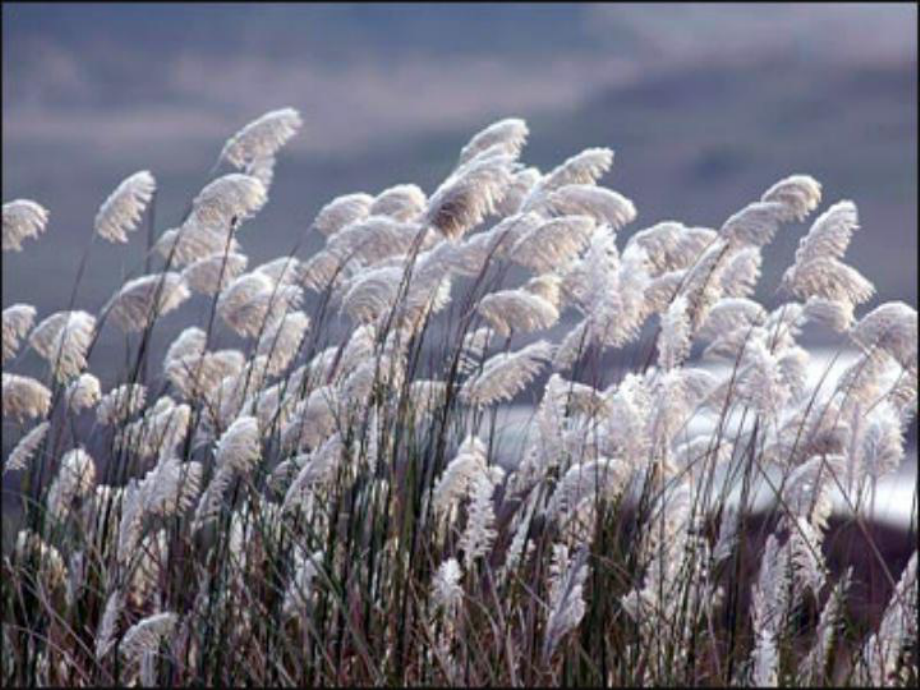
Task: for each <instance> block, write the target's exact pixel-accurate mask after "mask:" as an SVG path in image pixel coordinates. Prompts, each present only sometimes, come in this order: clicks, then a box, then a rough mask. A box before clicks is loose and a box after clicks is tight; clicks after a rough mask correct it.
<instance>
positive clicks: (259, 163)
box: [243, 156, 278, 193]
mask: <svg viewBox="0 0 920 690" xmlns="http://www.w3.org/2000/svg"><path fill="white" fill-rule="evenodd" d="M277 162H278V161H277V160H276V159H275V157H274V156H264V157H262V158H255V159H253V160H252V161H250V162H249V163H248V164H247V165H246V167H245V168H243V172H244V173H246V174H247V175H249V176H250V177H254V178H256V179H257V180H258V181H259V182H261V183H262V186H263V187H265V191H266V193H267V192H268V190H269V189H270V188H271V186H272V181H274V179H275V163H277Z"/></svg>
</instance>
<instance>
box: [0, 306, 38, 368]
mask: <svg viewBox="0 0 920 690" xmlns="http://www.w3.org/2000/svg"><path fill="white" fill-rule="evenodd" d="M36 313H37V312H36V311H35V307H33V306H32V305H30V304H13V305H11V306H9V307H7V308H6V309H4V310H3V319H2V320H3V362H6V360H8V359H10V358H12V357H13V356H14V355H15V354H16V351H17V350H18V349H19V341H20V340H21V339H22V338H24V337H25V336H26V334H27V333H28V332H29V330H31V328H32V324H33V323H34V322H35V314H36Z"/></svg>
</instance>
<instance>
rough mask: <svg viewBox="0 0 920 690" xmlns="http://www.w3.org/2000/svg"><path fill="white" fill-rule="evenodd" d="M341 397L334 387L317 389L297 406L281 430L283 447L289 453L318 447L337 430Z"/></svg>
mask: <svg viewBox="0 0 920 690" xmlns="http://www.w3.org/2000/svg"><path fill="white" fill-rule="evenodd" d="M338 398H339V396H338V393H337V392H336V390H335V388H334V387H333V386H322V387H320V388H315V389H313V391H312V392H311V393H310V395H309V396H308V397H307V399H306V400H301V401H300V402H298V403H297V405H296V406H295V408H294V412H293V413H292V414H291V417H290V419H289V420H288V423H287V424H286V425H284V426H283V427H282V429H281V447H282V449H284V450H285V452H288V451H290V450H293V451H295V452H297V451H300V450H301V449H303V448H304V447H309V448H317V447H318V446H319V445H320V444H321V443H322V442H323V441H324V440H325V439H326V438H327V437H328V436H329V435H330V434H331V433H332V432H333V431H334V429H335V424H336V411H337V409H338V406H339V400H338Z"/></svg>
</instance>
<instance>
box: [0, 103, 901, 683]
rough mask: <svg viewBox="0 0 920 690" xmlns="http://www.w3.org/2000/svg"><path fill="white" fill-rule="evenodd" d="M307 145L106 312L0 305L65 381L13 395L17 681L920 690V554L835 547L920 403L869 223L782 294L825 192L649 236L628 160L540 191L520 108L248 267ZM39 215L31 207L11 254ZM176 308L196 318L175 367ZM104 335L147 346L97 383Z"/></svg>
mask: <svg viewBox="0 0 920 690" xmlns="http://www.w3.org/2000/svg"><path fill="white" fill-rule="evenodd" d="M301 127H302V121H301V117H300V114H299V113H298V112H297V111H296V110H293V109H291V108H284V109H280V110H275V111H272V112H270V113H267V114H266V115H264V116H262V117H260V118H258V119H257V120H255V121H253V122H251V123H249V124H248V125H246V126H245V127H243V128H242V129H241V130H239V132H237V133H236V134H235V135H233V136H232V137H231V138H230V139H229V140H228V141H227V142H226V144H225V146H224V147H223V150H222V151H221V153H220V156H219V158H218V165H217V166H215V170H214V171H213V172H217V169H218V168H220V167H221V166H225V167H227V166H229V167H230V168H232V169H233V170H234V172H230V173H229V174H224V175H222V176H219V177H216V178H214V179H211V180H208V181H206V184H205V185H204V187H203V188H202V189H201V191H200V192H198V194H197V195H195V196H194V197H193V198H192V199H191V203H190V209H189V211H188V213H187V215H186V217H185V218H184V219H183V220H182V222H181V223H180V224H179V225H178V226H177V227H174V228H170V229H167V230H164V231H161V232H160V233H159V234H158V236H157V237H156V240H155V242H153V246H152V252H151V253H150V256H149V257H147V259H148V261H147V265H148V267H147V268H145V272H146V273H148V275H143V276H136V275H129V276H128V278H127V279H126V281H125V282H124V284H123V285H122V286H121V287H118V288H117V289H115V290H114V295H113V297H112V298H111V299H110V300H109V301H108V303H107V304H105V305H103V306H102V307H101V308H100V309H99V310H98V312H93V311H92V310H89V311H84V310H82V309H71V308H68V310H66V311H58V312H56V313H52V314H49V315H43V316H42V318H41V319H40V320H39V321H38V324H37V325H34V324H35V322H36V318H37V316H38V314H37V312H36V310H35V308H33V307H31V306H29V305H27V304H13V305H12V306H8V307H6V308H5V309H4V311H3V361H4V366H5V367H6V366H7V364H8V363H9V364H10V365H11V366H12V367H15V366H17V364H18V361H19V359H20V358H21V357H22V355H23V354H24V353H20V345H21V342H22V341H23V340H24V339H27V340H28V343H29V344H30V345H31V347H32V349H34V350H35V351H36V353H37V354H38V355H39V357H41V359H42V360H44V361H45V362H47V363H48V365H49V367H50V372H49V374H48V375H47V376H46V377H45V378H44V379H43V380H38V379H36V378H31V377H28V376H24V375H22V374H19V373H13V372H12V371H6V370H5V371H4V372H3V418H4V436H6V435H7V434H8V433H9V434H12V437H13V438H15V439H16V442H15V443H12V442H11V443H10V447H11V451H10V453H9V455H8V457H7V458H6V459H5V461H4V463H3V473H4V478H5V479H9V480H10V481H15V480H16V479H18V480H19V481H20V482H21V484H20V486H19V490H20V492H21V494H20V495H21V497H22V499H23V508H22V515H21V516H20V517H21V519H20V520H19V521H20V522H21V529H19V532H18V534H15V535H14V534H12V533H11V534H10V537H11V538H10V539H4V557H3V564H2V567H3V577H2V583H3V584H2V587H0V597H2V599H3V646H4V654H3V659H2V663H0V673H2V676H3V680H4V683H9V684H11V685H39V684H41V685H85V686H88V685H93V684H106V685H116V684H132V685H156V684H166V683H168V684H171V685H203V684H226V685H235V684H244V683H245V684H256V683H258V684H265V685H320V684H327V683H330V684H331V683H335V684H341V683H349V684H375V685H378V684H379V685H383V684H392V685H397V684H399V685H407V684H413V685H415V684H418V685H441V684H451V685H485V684H501V685H513V686H529V685H549V684H559V685H562V684H566V685H579V684H586V685H652V684H655V685H673V686H677V685H681V686H684V685H686V686H694V685H716V684H718V685H745V684H756V685H776V684H783V685H833V684H847V683H871V684H874V685H904V686H907V685H909V686H914V685H916V683H917V652H916V641H917V627H916V615H917V609H916V599H917V577H916V553H914V556H913V558H912V559H911V560H910V561H909V562H908V564H907V566H906V567H905V568H904V569H903V570H902V569H900V568H899V567H897V566H900V565H901V563H900V562H898V563H896V562H894V561H889V562H885V561H884V560H882V559H881V558H880V552H879V549H878V547H877V545H875V544H874V543H873V542H871V540H870V542H869V547H870V548H868V549H865V551H866V552H867V553H868V554H869V556H868V557H869V559H870V560H871V561H872V563H873V570H871V571H867V570H866V569H865V565H864V564H863V565H860V564H859V563H857V562H853V563H846V564H845V565H846V567H845V568H844V569H843V574H842V575H841V576H839V577H838V576H837V574H836V570H835V568H836V566H835V561H833V560H831V559H829V558H828V553H829V552H830V550H831V549H832V548H834V543H833V542H834V540H835V537H832V536H831V535H832V532H831V528H832V512H833V510H834V509H835V504H834V501H833V499H834V496H835V492H836V493H839V494H840V496H842V500H843V501H844V503H846V504H847V505H848V507H849V508H850V509H851V510H852V511H853V513H854V514H855V519H856V522H857V524H858V525H860V526H862V525H863V524H864V520H865V518H866V517H867V515H868V514H869V511H871V510H872V509H873V505H874V503H875V502H876V500H877V491H876V490H877V486H878V482H879V481H880V480H882V479H884V478H885V477H888V476H890V475H891V474H892V473H893V472H894V471H896V470H897V469H898V468H899V467H900V465H901V463H902V462H903V459H904V456H905V441H906V434H907V431H908V428H909V425H910V424H911V423H912V422H913V420H914V419H915V417H916V412H917V369H918V363H917V312H916V310H915V309H914V308H913V307H911V306H909V305H907V304H905V303H903V302H888V303H886V304H880V305H874V306H872V307H871V308H864V305H865V303H866V302H868V301H869V300H870V299H871V298H872V297H873V295H874V287H873V286H872V284H871V283H870V282H869V281H868V280H867V279H866V278H865V277H863V276H862V275H861V274H860V273H858V272H857V271H856V270H855V269H854V268H853V267H851V266H848V265H847V264H846V263H845V262H844V254H845V252H846V250H847V248H848V245H849V242H850V240H851V238H852V236H853V233H854V232H855V231H856V230H857V229H858V227H859V220H858V218H859V217H858V212H857V208H856V205H855V204H854V203H853V202H851V201H839V202H837V203H835V204H832V205H830V206H829V207H828V208H827V209H826V210H825V211H824V212H823V213H821V214H820V215H818V216H817V218H816V219H815V220H814V221H813V223H812V225H811V228H810V230H809V231H808V233H807V234H806V235H805V237H803V238H802V239H801V240H800V242H799V247H798V251H797V252H796V255H795V261H794V264H793V266H792V267H790V268H789V269H788V270H787V271H786V272H785V273H784V275H783V278H782V280H781V287H782V288H783V290H782V291H778V292H777V296H778V299H779V300H780V301H779V303H778V304H776V305H772V308H768V305H764V304H761V303H760V302H759V301H758V300H757V299H756V296H755V293H756V288H757V286H758V282H759V280H760V277H761V265H762V262H763V261H764V260H765V259H766V258H768V256H769V254H768V248H769V245H770V243H771V241H772V240H773V239H774V238H775V237H776V236H777V235H778V234H779V233H781V232H785V230H783V227H784V226H786V225H788V224H790V223H792V222H800V221H804V220H806V219H807V218H808V217H809V216H810V215H811V214H812V213H813V212H815V211H816V210H817V209H818V208H819V206H820V205H821V203H822V193H823V190H822V187H821V185H820V184H819V183H818V182H817V181H816V180H814V179H813V178H811V177H809V176H807V175H801V174H799V175H792V176H789V177H786V178H784V179H782V180H780V181H778V182H776V183H775V184H773V185H772V186H770V187H768V188H767V189H766V191H764V193H763V194H762V195H761V196H760V198H759V199H756V200H754V201H752V202H751V203H749V204H748V205H746V206H744V207H742V208H741V209H740V210H739V211H738V212H736V213H734V214H732V215H731V216H730V217H729V218H728V219H726V220H725V221H724V222H723V223H722V224H721V225H720V226H719V227H718V228H705V227H696V226H693V225H687V224H684V223H681V222H679V221H676V220H665V221H662V222H659V223H656V224H655V225H652V226H650V227H646V228H638V229H636V230H633V229H632V228H630V227H628V226H629V225H630V224H631V223H633V222H634V221H635V220H636V218H637V217H638V215H637V211H636V208H635V206H634V204H633V203H632V201H630V200H629V199H628V198H627V197H626V196H624V195H623V194H621V193H619V192H616V191H614V190H612V189H608V188H607V187H605V186H603V185H602V184H601V180H602V178H603V176H604V175H605V174H606V173H607V172H608V171H609V170H610V168H611V166H612V164H613V160H614V153H613V151H612V150H610V149H608V148H588V149H585V150H583V151H581V152H580V153H576V154H575V155H573V156H571V157H569V158H568V159H566V160H564V161H563V162H562V163H561V164H559V165H558V166H556V167H555V168H553V169H551V170H550V171H549V172H547V173H543V172H541V171H540V170H539V169H538V168H536V167H533V166H526V165H525V164H524V163H523V162H522V161H521V156H522V153H523V152H524V147H525V144H526V142H527V140H528V138H529V136H530V130H529V127H528V126H527V124H526V123H525V122H524V121H523V120H521V119H519V118H507V119H503V120H500V121H498V122H496V123H494V124H492V125H490V126H488V127H486V128H484V129H482V130H481V131H480V132H479V133H477V134H476V135H474V136H473V137H472V138H471V139H470V140H469V142H468V143H467V144H466V145H465V146H464V147H463V148H462V150H461V151H460V154H459V157H458V158H457V159H456V165H455V166H454V167H453V169H452V170H450V171H449V172H447V174H446V177H445V179H444V180H443V182H442V183H441V184H440V185H437V186H436V187H435V188H434V190H433V191H431V193H430V195H429V194H427V193H426V191H425V190H423V189H422V188H420V187H418V186H417V185H414V184H411V183H400V184H396V185H393V186H391V187H388V188H386V189H384V190H382V191H380V192H378V193H376V194H371V193H366V192H356V193H345V194H343V195H341V196H339V197H337V198H336V199H334V200H332V201H330V202H329V203H327V204H325V205H324V206H322V208H320V209H319V211H318V212H317V213H316V214H315V216H313V217H314V220H313V222H312V225H311V230H313V231H315V232H316V233H317V234H318V235H319V236H320V237H321V238H322V239H323V240H324V246H323V248H322V249H320V250H319V251H317V252H315V253H314V254H313V255H312V256H302V255H301V254H299V253H298V252H297V251H294V252H292V253H291V254H290V255H289V256H282V257H279V258H277V259H274V260H270V261H267V262H265V263H262V264H260V265H256V266H255V267H250V261H249V257H248V256H247V255H246V253H245V252H244V250H243V244H242V242H241V237H245V235H244V234H242V235H241V233H240V230H241V228H242V226H243V225H244V224H245V223H246V222H247V221H248V220H249V219H250V218H252V217H254V216H255V215H256V214H257V213H259V211H260V210H261V209H262V207H263V206H264V205H265V204H266V203H267V201H268V198H269V191H270V188H271V183H272V180H273V178H274V175H275V174H276V172H277V173H278V174H282V173H283V166H284V158H283V155H284V154H283V151H284V147H285V145H286V144H287V143H288V142H289V141H290V140H291V139H292V137H293V136H294V135H296V134H297V132H298V131H299V130H300V129H301ZM155 189H156V182H155V181H154V180H153V177H152V176H151V175H150V174H149V173H146V172H141V173H137V174H136V175H133V176H132V177H130V178H128V179H127V180H125V181H124V182H123V183H122V184H121V185H119V187H118V188H117V189H116V190H115V191H114V192H113V193H112V194H111V195H110V196H109V197H108V199H106V200H105V201H104V202H103V204H102V205H101V208H100V210H99V213H98V215H97V218H96V223H95V228H94V234H99V235H100V236H101V237H103V238H104V239H106V240H108V241H110V242H115V243H125V242H129V241H131V238H132V234H133V233H134V232H135V230H136V229H137V227H138V224H139V223H140V221H141V220H142V218H144V217H146V218H147V219H148V220H149V221H150V222H151V224H152V223H153V220H154V214H153V211H154V209H153V208H152V205H154V204H156V203H157V198H156V194H155ZM145 214H146V215H145ZM47 220H48V214H47V211H45V209H44V208H43V207H41V206H39V205H38V204H36V203H35V202H31V201H23V200H18V201H13V202H10V203H8V204H5V205H4V207H3V249H4V251H8V250H10V251H17V252H18V251H21V250H22V249H23V240H25V239H27V238H32V239H35V238H37V237H38V236H39V235H40V234H41V233H42V232H43V231H44V229H45V227H46V225H47ZM151 230H152V232H154V234H156V233H155V231H156V228H154V227H152V228H151ZM626 234H628V235H629V237H628V239H626V240H625V241H622V239H621V235H626ZM26 256H27V255H26ZM161 260H162V261H161ZM154 261H156V262H158V263H161V264H162V265H158V266H154V267H150V264H151V263H152V262H154ZM512 269H513V270H512ZM308 293H314V294H313V295H308ZM186 302H191V303H192V304H197V303H201V305H202V306H207V311H206V314H207V317H206V319H205V320H203V321H202V322H200V323H192V324H186V325H185V327H184V328H183V329H181V330H180V329H176V330H177V331H178V333H176V334H174V335H172V336H171V337H170V339H169V340H168V345H166V346H165V348H164V349H165V351H164V352H160V351H154V350H152V348H153V342H154V341H153V339H152V338H151V331H153V330H154V329H156V331H157V333H158V334H159V333H160V330H161V329H165V328H166V326H165V325H160V322H161V317H163V316H165V315H167V314H172V313H173V312H176V311H177V310H178V308H179V307H180V306H182V305H183V304H185V303H186ZM190 313H191V312H190ZM197 313H201V312H197ZM177 316H178V313H177V314H174V315H173V316H171V317H170V320H174V319H175V318H176V317H177ZM108 317H111V322H112V324H113V325H114V326H115V327H116V328H118V329H120V330H121V331H124V332H125V333H128V334H133V335H131V336H130V338H126V347H127V348H128V353H127V354H128V355H129V356H128V358H127V360H126V361H127V364H126V366H125V368H124V369H123V370H122V371H120V372H117V378H116V379H115V380H114V381H108V380H107V378H108V376H109V375H110V374H111V372H107V371H97V372H95V373H94V372H93V371H90V368H91V366H92V365H93V364H95V361H94V359H93V354H94V353H93V346H94V343H95V342H96V338H97V337H98V336H99V334H100V332H101V331H102V330H103V329H104V328H106V327H107V324H108V321H109V318H108ZM33 326H34V327H33ZM563 327H567V329H568V330H566V331H564V332H563V333H561V334H560V335H559V336H558V337H555V336H554V335H553V334H554V333H555V332H556V331H557V330H564V328H563ZM805 329H814V330H815V331H818V332H821V333H823V334H824V335H825V336H826V337H829V338H835V339H837V340H838V341H839V342H840V344H841V346H842V347H848V348H850V349H851V350H852V351H853V352H855V359H854V361H853V363H852V364H849V365H848V366H847V367H845V369H844V371H843V373H842V375H840V376H839V377H837V378H834V377H829V376H822V377H821V381H820V382H819V383H817V384H815V383H813V378H814V377H813V376H812V373H813V372H812V368H813V366H814V364H813V362H814V361H815V358H814V357H813V353H812V352H810V351H809V349H808V348H807V347H805V345H804V344H800V342H799V340H800V338H801V336H802V335H803V333H804V332H805ZM225 338H231V339H232V340H233V342H231V343H229V344H225V345H220V346H218V345H216V343H218V342H221V343H223V342H224V339H225ZM805 342H806V341H805V340H804V339H803V340H802V343H805ZM697 353H700V354H697ZM617 355H619V359H618V360H617V361H618V362H619V364H622V365H623V366H622V367H620V366H618V365H612V364H611V360H612V358H613V357H614V356H617ZM148 362H154V363H156V364H157V365H158V366H157V367H149V368H148V367H147V364H148ZM710 364H711V365H715V366H711V367H710V366H709V365H710ZM97 375H98V376H99V377H98V378H97ZM100 379H102V380H103V381H105V387H104V388H105V392H103V385H102V383H101V381H100ZM514 405H516V407H514ZM521 410H529V411H530V414H525V415H523V416H522V417H520V418H519V417H517V416H515V415H514V413H515V411H517V412H520V411H521ZM509 414H510V415H512V416H508V415H509ZM518 419H522V420H523V421H518ZM509 420H510V421H509ZM697 422H704V424H703V425H702V427H701V428H703V429H704V430H703V431H698V430H696V427H697V426H698V425H697V424H696V423H697ZM97 461H98V465H97ZM17 471H18V472H19V473H20V474H18V475H15V476H14V475H11V474H9V473H12V472H17ZM8 475H9V476H8ZM764 493H767V494H768V495H769V496H770V497H771V498H772V500H773V503H774V507H773V509H772V510H773V513H772V514H771V515H770V516H769V517H768V518H767V519H766V521H763V522H761V523H760V524H761V527H760V528H758V530H754V529H752V528H751V520H752V512H753V511H754V510H755V508H756V504H757V500H759V499H757V498H756V497H757V496H758V495H762V494H764ZM7 494H8V495H10V496H14V495H15V490H11V491H9V492H8V491H6V490H5V495H7ZM4 500H6V499H4ZM839 500H840V499H839V498H838V502H839ZM4 509H6V505H4ZM758 519H759V518H758ZM4 527H5V528H6V519H5V520H4ZM4 536H5V537H6V536H7V532H6V529H5V531H4ZM869 536H870V538H871V535H869ZM903 560H906V557H905V559H903ZM880 583H881V585H880ZM861 592H869V593H870V594H871V595H872V596H873V597H874V602H875V603H876V604H878V605H877V606H876V608H877V609H878V611H876V613H877V616H875V617H873V616H872V615H869V616H864V615H862V614H861V613H860V611H861V609H860V608H859V607H858V606H854V605H853V601H852V599H853V597H855V596H859V595H860V594H859V593H861ZM872 603H873V602H872V601H870V602H869V604H870V607H871V604H872ZM860 606H862V607H863V608H866V607H865V606H864V604H860ZM876 618H877V621H876Z"/></svg>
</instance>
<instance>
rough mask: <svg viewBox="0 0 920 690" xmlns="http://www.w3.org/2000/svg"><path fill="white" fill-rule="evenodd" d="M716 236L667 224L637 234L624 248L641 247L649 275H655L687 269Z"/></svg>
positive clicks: (712, 231) (677, 224)
mask: <svg viewBox="0 0 920 690" xmlns="http://www.w3.org/2000/svg"><path fill="white" fill-rule="evenodd" d="M717 235H718V233H716V231H715V230H710V229H709V228H688V227H686V226H685V225H684V224H683V223H679V222H677V221H673V220H668V221H663V222H661V223H657V224H655V225H653V226H651V227H649V228H645V229H644V230H640V231H639V232H637V233H636V234H635V235H633V236H632V237H630V238H629V241H628V242H627V243H626V247H627V248H628V247H630V246H631V245H633V244H636V245H639V246H640V247H642V248H643V249H644V250H645V254H646V257H647V258H648V262H649V266H650V269H651V271H652V273H653V275H659V274H662V273H666V272H668V271H676V270H679V269H682V268H686V267H687V266H689V265H691V264H692V263H693V262H694V261H695V260H696V258H697V257H698V256H699V255H700V252H702V251H703V250H704V249H705V248H706V246H707V245H709V244H710V243H711V242H712V241H713V240H714V239H715V238H716V236H717Z"/></svg>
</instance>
